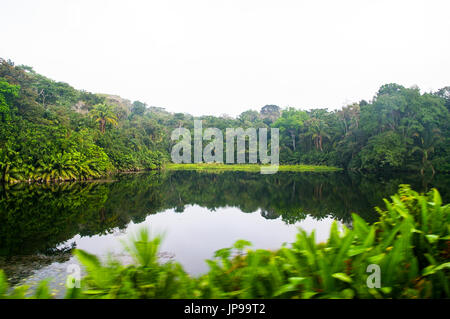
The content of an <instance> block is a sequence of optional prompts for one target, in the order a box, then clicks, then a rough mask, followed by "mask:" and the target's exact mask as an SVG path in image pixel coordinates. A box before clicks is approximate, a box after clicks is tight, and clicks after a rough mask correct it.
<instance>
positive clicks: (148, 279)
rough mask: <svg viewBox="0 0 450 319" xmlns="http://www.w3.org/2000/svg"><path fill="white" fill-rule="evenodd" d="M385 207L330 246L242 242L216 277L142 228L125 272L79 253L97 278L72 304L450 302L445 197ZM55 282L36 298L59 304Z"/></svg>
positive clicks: (223, 253) (1, 288) (220, 261)
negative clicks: (191, 268) (164, 258)
mask: <svg viewBox="0 0 450 319" xmlns="http://www.w3.org/2000/svg"><path fill="white" fill-rule="evenodd" d="M384 202H385V207H386V208H385V209H384V210H383V209H380V208H377V210H378V211H379V213H380V220H379V221H378V222H376V223H373V224H371V225H370V224H368V223H367V222H366V221H364V220H363V219H362V218H361V217H359V216H358V215H356V214H353V216H352V225H353V228H352V229H348V228H347V227H345V226H344V227H343V230H342V231H339V230H338V225H337V223H336V222H334V223H333V225H332V227H331V230H330V235H329V239H328V240H327V242H325V243H319V244H317V243H316V240H315V234H314V232H312V233H310V234H307V233H306V232H305V231H303V230H301V229H300V230H299V233H298V235H297V240H296V241H295V242H294V243H292V244H291V245H290V247H282V248H280V249H279V250H277V251H269V250H262V249H257V250H252V249H248V248H247V247H249V246H251V243H249V242H247V241H245V240H238V241H237V242H236V243H235V244H234V245H233V246H232V247H229V248H224V249H220V250H218V251H216V253H215V255H214V258H213V259H211V260H207V263H208V265H209V271H208V272H207V273H206V274H204V275H201V276H199V277H192V276H189V275H188V274H187V273H186V272H185V271H184V270H183V268H182V266H181V265H180V264H179V263H177V262H174V261H168V262H165V263H161V262H159V261H158V256H157V253H158V249H159V246H160V243H161V240H162V237H161V236H156V237H153V238H152V237H151V236H150V234H149V232H148V230H146V229H142V230H141V231H140V232H139V233H138V234H137V236H136V237H135V238H130V241H129V242H128V243H126V247H127V251H128V252H129V253H130V254H131V256H132V257H133V258H134V260H135V263H134V264H132V265H126V266H125V265H122V264H120V263H119V262H118V261H116V260H114V259H112V258H110V259H108V260H107V261H106V262H101V261H100V260H99V259H98V258H97V257H96V256H94V255H91V254H89V253H87V252H85V251H82V250H75V251H74V254H75V256H76V257H77V258H78V259H79V260H80V262H81V263H82V264H83V266H84V267H85V269H86V271H87V275H86V276H85V277H84V278H83V279H82V283H81V287H80V288H69V289H68V291H67V295H66V297H67V298H108V299H110V298H229V299H235V298H251V299H253V298H302V299H303V298H307V299H309V298H319V299H322V298H326V299H328V298H350V299H351V298H449V297H450V289H449V282H450V281H449V279H450V273H449V268H450V262H449V257H450V255H449V254H450V236H449V221H450V206H449V205H448V204H447V205H443V203H442V199H441V197H440V195H439V192H438V191H437V190H436V189H432V190H431V191H429V192H428V193H426V194H423V193H421V194H419V193H417V192H415V191H413V190H411V189H410V187H409V186H408V185H401V187H400V189H399V191H398V193H397V194H395V195H393V196H391V199H390V200H387V199H385V200H384ZM369 265H378V267H379V269H380V273H379V274H380V286H379V287H372V286H370V287H369V285H368V282H369V280H370V279H369V275H371V271H369V270H368V269H369V268H368V266H369ZM46 287H47V286H46V283H45V282H43V283H41V285H40V286H39V288H38V289H37V290H36V292H35V295H34V298H49V297H50V294H49V292H48V288H46ZM26 291H27V287H17V288H15V289H14V290H12V291H10V290H8V286H7V282H6V279H5V276H4V274H3V273H0V296H2V297H4V298H5V297H6V298H25V293H26Z"/></svg>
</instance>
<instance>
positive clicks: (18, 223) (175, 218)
mask: <svg viewBox="0 0 450 319" xmlns="http://www.w3.org/2000/svg"><path fill="white" fill-rule="evenodd" d="M401 183H408V184H411V185H412V186H413V188H414V189H417V190H421V191H423V190H427V189H429V188H430V187H433V186H434V187H437V188H438V189H439V190H440V191H441V193H442V196H443V199H444V201H448V192H447V191H448V190H449V189H450V178H449V176H448V175H441V176H439V175H438V176H435V177H434V179H432V180H426V179H423V178H422V177H421V176H419V175H392V176H375V175H373V176H367V175H361V174H346V173H342V172H335V173H287V172H279V173H278V174H275V175H260V174H257V173H246V172H223V173H218V174H212V173H198V172H192V171H184V172H183V171H177V172H162V173H158V172H152V173H142V174H124V175H119V176H116V177H114V180H110V181H97V182H85V183H62V184H53V185H30V184H26V183H23V184H17V185H13V186H8V187H7V186H5V185H3V186H2V188H1V191H0V192H1V194H0V256H4V257H2V259H0V268H2V261H3V263H6V262H10V263H11V260H12V259H11V258H12V256H15V257H14V258H16V259H17V255H33V254H38V253H40V254H44V255H46V256H59V257H60V256H62V255H64V253H66V252H67V250H70V248H71V247H72V244H74V245H76V246H78V247H79V248H84V249H87V250H91V251H92V252H94V253H101V252H104V251H105V250H106V248H111V249H113V250H114V249H116V248H115V247H116V246H115V245H116V242H117V240H113V239H114V238H115V237H117V236H113V235H107V234H112V233H114V232H116V233H117V232H118V231H119V234H121V233H120V231H121V230H122V231H123V230H125V229H127V227H128V225H129V224H130V222H131V223H132V225H135V224H140V223H142V222H144V221H146V223H150V224H151V225H152V226H153V225H154V226H156V227H160V228H161V227H162V228H165V230H167V231H168V232H169V235H168V236H167V238H166V242H165V245H166V246H165V247H163V248H164V249H167V250H169V251H172V252H174V253H175V254H176V255H177V256H184V257H183V258H184V259H185V260H187V261H188V263H189V264H193V263H194V262H193V261H192V263H191V262H190V261H189V260H191V259H192V260H194V259H195V260H198V259H199V258H200V260H199V261H197V264H198V262H202V260H203V259H205V258H208V257H211V254H209V253H210V250H211V249H213V248H214V247H217V248H222V247H224V246H229V245H230V244H231V243H232V242H233V241H234V240H236V239H238V238H234V237H237V236H239V238H245V239H249V240H252V241H253V242H254V243H255V246H257V247H261V248H262V247H265V248H275V247H278V246H279V245H280V244H281V242H282V241H284V240H286V239H287V238H288V239H289V238H291V237H290V236H291V235H292V236H294V235H295V231H296V228H295V226H297V225H299V224H301V226H302V227H306V228H308V227H309V228H310V229H313V228H315V229H317V230H318V234H319V236H326V235H327V233H328V230H327V227H328V226H329V224H330V223H331V221H332V220H338V221H340V222H341V223H344V224H347V225H349V226H350V220H351V213H352V212H356V213H358V214H359V215H361V216H362V217H363V218H364V219H365V220H367V221H369V222H374V221H376V219H377V215H376V213H375V211H374V209H373V207H374V206H379V205H382V198H383V197H388V196H389V195H391V194H393V193H395V192H396V190H397V188H398V185H399V184H401ZM160 212H164V213H163V214H157V213H160ZM181 213H183V214H181ZM214 213H216V214H215V215H214ZM243 213H247V214H243ZM155 214H156V215H155ZM189 225H197V226H196V227H191V226H189ZM219 227H220V228H219ZM322 228H323V229H322ZM237 230H239V231H237ZM280 234H282V235H280ZM61 244H63V245H61ZM211 245H212V246H211ZM209 246H211V247H210V248H211V249H209V248H208V247H209ZM194 247H197V248H196V249H193V248H194ZM198 247H207V248H203V249H198ZM206 253H208V255H207V256H206V255H205V254H206ZM65 255H67V256H69V255H68V254H65ZM67 258H69V257H67ZM5 260H6V261H5ZM50 260H52V259H51V258H50ZM186 267H187V268H189V265H186ZM195 267H197V266H195ZM10 268H11V267H10ZM197 268H198V267H197Z"/></svg>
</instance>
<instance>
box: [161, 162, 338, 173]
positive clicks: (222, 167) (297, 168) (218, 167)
mask: <svg viewBox="0 0 450 319" xmlns="http://www.w3.org/2000/svg"><path fill="white" fill-rule="evenodd" d="M264 166H266V167H269V165H264ZM264 166H263V165H260V164H219V163H196V164H174V163H168V164H166V165H165V166H164V169H167V170H171V171H178V170H182V171H183V170H188V171H241V172H259V171H260V169H261V167H264ZM340 170H342V168H338V167H333V166H319V165H280V166H279V167H278V171H280V172H331V171H340Z"/></svg>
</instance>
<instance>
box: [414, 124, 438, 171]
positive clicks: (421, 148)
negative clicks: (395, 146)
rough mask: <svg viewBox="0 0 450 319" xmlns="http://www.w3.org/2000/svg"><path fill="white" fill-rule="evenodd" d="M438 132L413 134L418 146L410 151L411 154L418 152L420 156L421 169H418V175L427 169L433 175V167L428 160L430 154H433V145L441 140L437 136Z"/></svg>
mask: <svg viewBox="0 0 450 319" xmlns="http://www.w3.org/2000/svg"><path fill="white" fill-rule="evenodd" d="M439 133H440V132H439V130H437V129H435V130H433V131H432V132H429V131H425V132H424V133H423V134H421V135H420V134H419V133H414V134H413V136H416V137H418V138H419V145H416V146H414V147H413V148H412V149H411V154H414V153H416V152H419V153H420V154H422V167H421V169H420V174H422V175H423V174H424V170H425V169H426V168H427V167H430V168H431V171H432V172H433V176H434V174H435V170H434V167H433V164H432V163H431V161H430V160H429V158H430V155H431V153H434V148H435V145H436V144H437V142H438V141H440V140H441V136H440V134H439Z"/></svg>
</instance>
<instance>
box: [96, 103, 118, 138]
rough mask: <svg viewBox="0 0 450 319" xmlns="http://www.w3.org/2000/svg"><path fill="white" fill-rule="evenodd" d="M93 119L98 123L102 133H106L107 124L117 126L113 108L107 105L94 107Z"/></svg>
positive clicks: (102, 104) (101, 104)
mask: <svg viewBox="0 0 450 319" xmlns="http://www.w3.org/2000/svg"><path fill="white" fill-rule="evenodd" d="M90 114H91V117H92V118H93V119H94V120H95V121H96V122H98V124H99V129H100V132H102V133H105V129H106V123H111V124H112V125H114V126H117V125H118V123H117V116H116V114H114V112H113V111H112V107H111V106H110V105H107V104H105V103H100V104H97V105H94V106H93V108H92V110H91V111H90Z"/></svg>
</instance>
